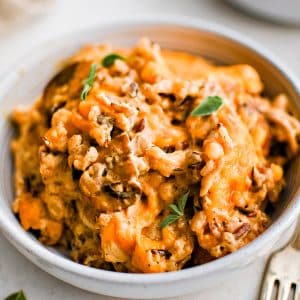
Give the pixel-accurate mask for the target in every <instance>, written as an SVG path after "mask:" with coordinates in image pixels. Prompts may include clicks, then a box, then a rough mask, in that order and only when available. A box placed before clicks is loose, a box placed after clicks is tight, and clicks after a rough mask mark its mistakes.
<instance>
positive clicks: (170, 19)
mask: <svg viewBox="0 0 300 300" xmlns="http://www.w3.org/2000/svg"><path fill="white" fill-rule="evenodd" d="M139 25H147V26H150V25H153V26H154V25H155V26H157V25H162V26H167V25H173V26H179V27H184V28H190V29H193V30H201V31H206V32H210V33H212V34H217V35H219V36H222V37H224V38H226V39H228V40H231V41H232V42H234V43H237V44H240V45H242V46H244V47H246V48H247V49H249V50H250V51H252V52H255V53H256V54H258V55H259V56H260V57H262V58H263V59H264V60H265V61H266V62H268V63H269V64H270V65H272V66H274V67H275V68H276V69H278V70H279V71H280V72H281V74H282V75H283V76H284V77H285V78H286V79H288V81H289V82H290V83H291V85H292V86H293V89H294V90H295V91H296V92H297V94H298V95H300V82H299V81H298V79H297V77H296V76H295V75H294V73H293V72H292V71H291V70H289V69H288V68H287V67H286V66H285V65H284V64H283V63H282V62H281V60H280V59H278V58H277V57H276V56H274V55H273V54H272V53H270V52H269V51H268V50H266V49H265V48H264V47H263V46H261V45H260V44H259V43H257V42H255V41H253V40H251V39H249V38H248V37H245V36H243V35H241V34H239V33H237V32H235V31H234V30H231V29H229V28H227V27H225V26H223V25H221V24H216V23H212V22H210V21H206V20H202V19H201V20H200V19H197V18H191V17H183V16H179V15H177V16H176V15H156V16H151V15H144V16H143V15H140V16H134V17H130V18H128V17H125V18H120V19H118V20H114V21H105V22H100V23H95V24H92V25H90V26H87V27H85V28H83V29H79V30H75V31H74V32H68V33H65V34H61V35H58V36H57V37H55V38H54V39H52V40H50V41H47V42H43V43H41V44H39V45H38V46H36V47H34V48H33V49H31V51H30V52H29V51H28V52H27V53H25V55H22V56H21V57H20V58H19V59H18V60H16V62H15V63H14V64H12V65H15V66H18V65H19V64H18V62H22V61H24V59H25V58H26V55H28V54H29V53H30V56H31V57H32V56H33V55H32V54H33V53H34V52H36V53H38V51H39V50H41V49H44V48H46V46H47V45H48V43H49V42H55V41H57V40H59V39H64V38H65V39H69V38H72V37H74V38H76V36H78V35H81V34H84V33H85V32H89V31H92V30H95V29H97V28H99V27H101V30H103V29H107V30H109V29H112V28H115V27H120V26H128V27H129V26H131V27H132V26H139ZM44 50H45V49H44ZM46 54H47V52H45V55H46ZM30 56H29V57H30ZM27 57H28V56H27ZM16 69H17V68H11V70H16ZM9 73H10V74H9ZM9 73H4V74H8V75H5V76H6V77H3V76H2V78H1V79H3V80H2V81H0V92H1V91H2V90H3V89H4V90H5V87H6V86H9V85H10V83H11V82H12V81H13V80H15V75H16V74H15V73H14V71H13V72H9ZM299 190H300V188H298V189H297V192H296V194H295V196H294V198H295V200H294V201H293V203H292V204H291V205H289V206H288V207H287V208H286V210H285V212H284V213H283V214H281V215H280V216H279V217H278V219H277V220H276V221H275V222H274V223H272V225H271V226H270V227H269V228H268V229H267V230H266V231H265V232H264V233H262V234H261V235H260V236H259V237H257V238H256V239H255V240H253V241H252V242H251V243H249V244H248V245H246V246H244V247H243V248H241V249H239V250H238V251H236V252H234V253H232V254H229V255H227V256H225V257H222V258H218V259H216V260H214V261H212V262H209V263H207V264H204V265H200V266H195V267H191V268H187V269H183V270H179V271H174V272H167V273H151V274H141V273H120V272H115V271H107V270H102V269H96V268H92V267H88V266H84V265H82V264H79V263H76V262H74V261H72V260H70V259H68V258H66V257H62V256H60V255H58V254H55V253H54V252H52V251H50V250H49V249H47V247H45V246H44V245H42V244H41V243H40V242H39V241H38V240H33V239H32V238H31V237H30V236H29V234H28V233H27V232H26V231H25V230H24V229H23V228H22V227H21V226H20V225H19V226H17V225H16V224H15V223H13V222H12V221H11V220H10V219H9V217H8V216H7V215H6V214H5V213H4V212H3V211H2V210H0V229H1V231H2V232H3V234H4V235H5V236H6V238H7V239H8V240H9V241H10V242H11V243H12V244H13V245H14V246H15V247H16V248H17V249H18V250H19V251H20V249H22V250H24V251H25V252H27V253H30V254H29V255H28V256H30V255H31V256H35V257H36V258H38V260H39V261H40V262H42V263H45V264H47V265H53V266H55V267H56V268H58V269H62V270H64V271H66V272H69V273H72V274H74V275H79V276H83V277H86V278H89V279H93V280H100V281H103V282H114V283H122V284H130V285H133V284H144V285H149V284H164V283H170V282H175V281H181V280H183V279H189V278H192V277H199V276H202V275H208V274H211V273H213V272H217V271H221V270H222V269H223V268H224V267H225V266H226V267H227V268H235V266H236V263H237V262H238V261H240V260H241V259H242V258H243V257H244V258H248V257H249V256H253V254H254V253H259V250H260V249H261V248H262V247H263V245H266V244H267V243H268V241H270V240H272V239H274V238H275V237H276V236H277V235H278V233H280V231H281V230H282V228H287V227H288V226H290V225H291V224H292V222H293V221H294V220H295V218H296V216H297V215H299V213H300V193H299ZM0 197H1V198H2V196H0ZM0 201H5V200H4V199H1V200H0ZM21 252H22V251H21ZM23 253H24V252H23Z"/></svg>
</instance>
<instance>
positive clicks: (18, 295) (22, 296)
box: [4, 290, 26, 300]
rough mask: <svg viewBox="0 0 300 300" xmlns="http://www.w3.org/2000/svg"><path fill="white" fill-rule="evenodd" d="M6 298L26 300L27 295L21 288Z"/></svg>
mask: <svg viewBox="0 0 300 300" xmlns="http://www.w3.org/2000/svg"><path fill="white" fill-rule="evenodd" d="M4 300H26V296H25V294H24V292H23V290H20V291H18V292H16V293H13V294H11V295H9V296H7V297H6V298H5V299H4Z"/></svg>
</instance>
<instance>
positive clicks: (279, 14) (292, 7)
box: [227, 0, 300, 25]
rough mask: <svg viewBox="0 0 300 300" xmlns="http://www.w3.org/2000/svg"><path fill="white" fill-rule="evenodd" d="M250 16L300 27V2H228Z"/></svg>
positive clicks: (245, 0)
mask: <svg viewBox="0 0 300 300" xmlns="http://www.w3.org/2000/svg"><path fill="white" fill-rule="evenodd" d="M227 1H228V2H231V3H232V4H233V5H236V6H238V7H240V8H241V9H243V10H245V11H248V12H249V13H250V14H252V15H255V16H259V17H262V18H266V19H268V20H273V21H275V22H280V23H286V24H298V25H300V14H299V12H300V1H299V0H272V1H270V0H269V1H268V0H265V1H264V0H251V1H249V0H227Z"/></svg>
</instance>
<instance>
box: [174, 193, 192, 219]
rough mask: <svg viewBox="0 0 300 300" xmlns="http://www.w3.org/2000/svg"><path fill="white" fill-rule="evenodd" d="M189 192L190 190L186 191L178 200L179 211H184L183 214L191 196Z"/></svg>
mask: <svg viewBox="0 0 300 300" xmlns="http://www.w3.org/2000/svg"><path fill="white" fill-rule="evenodd" d="M189 193H190V192H186V193H185V194H184V195H183V196H181V198H180V199H179V200H178V204H177V206H178V209H179V211H180V212H181V213H182V215H183V214H184V208H185V206H186V202H187V200H188V197H189Z"/></svg>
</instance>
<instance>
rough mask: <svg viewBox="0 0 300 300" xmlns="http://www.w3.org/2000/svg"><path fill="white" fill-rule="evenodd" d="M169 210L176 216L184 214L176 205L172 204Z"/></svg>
mask: <svg viewBox="0 0 300 300" xmlns="http://www.w3.org/2000/svg"><path fill="white" fill-rule="evenodd" d="M169 208H170V209H171V210H172V211H173V212H174V214H176V215H178V216H181V215H182V212H181V211H180V210H179V208H178V207H177V206H176V205H175V204H170V205H169Z"/></svg>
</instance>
